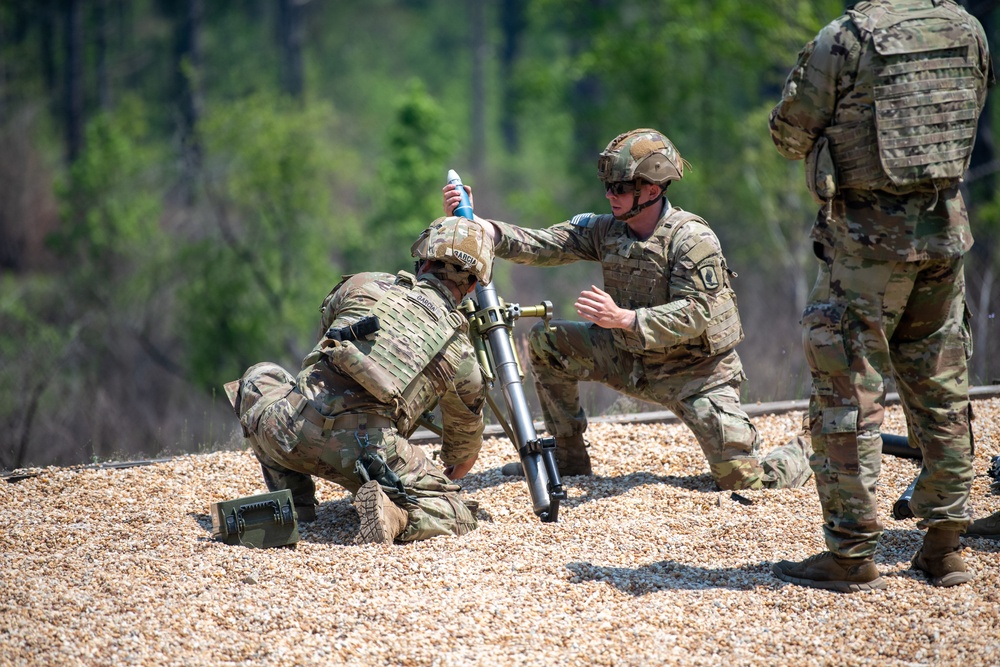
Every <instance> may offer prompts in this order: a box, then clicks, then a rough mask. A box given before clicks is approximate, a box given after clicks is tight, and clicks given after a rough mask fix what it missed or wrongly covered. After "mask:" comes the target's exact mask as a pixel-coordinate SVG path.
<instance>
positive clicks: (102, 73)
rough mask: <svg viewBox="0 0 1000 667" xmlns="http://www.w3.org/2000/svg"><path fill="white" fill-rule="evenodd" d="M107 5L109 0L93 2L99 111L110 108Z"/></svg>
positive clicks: (108, 17) (108, 18)
mask: <svg viewBox="0 0 1000 667" xmlns="http://www.w3.org/2000/svg"><path fill="white" fill-rule="evenodd" d="M109 5H110V0H96V2H95V3H94V23H95V28H96V30H95V50H96V54H95V55H96V60H97V62H96V63H95V67H96V69H97V104H98V106H99V107H100V109H101V111H109V110H110V109H111V85H110V83H109V80H108V34H109V32H110V30H109V27H108V22H109V20H110V16H109V12H108V7H109Z"/></svg>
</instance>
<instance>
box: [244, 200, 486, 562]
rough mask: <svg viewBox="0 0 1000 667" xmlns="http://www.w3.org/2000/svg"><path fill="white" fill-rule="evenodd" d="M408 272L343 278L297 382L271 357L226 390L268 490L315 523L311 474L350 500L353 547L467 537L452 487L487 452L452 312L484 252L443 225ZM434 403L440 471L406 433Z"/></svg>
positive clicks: (476, 384)
mask: <svg viewBox="0 0 1000 667" xmlns="http://www.w3.org/2000/svg"><path fill="white" fill-rule="evenodd" d="M411 253H412V254H413V256H414V257H416V258H417V267H416V272H415V274H414V273H409V272H407V271H400V272H399V273H397V274H396V275H392V274H388V273H359V274H356V275H352V276H346V277H345V278H344V279H343V280H342V281H341V282H340V283H339V284H338V285H337V286H336V287H334V288H333V290H332V291H331V292H330V294H329V295H328V296H327V297H326V299H325V300H324V301H323V306H322V308H321V312H322V322H321V325H322V329H321V330H322V332H323V333H322V335H321V336H320V338H319V341H318V342H317V344H316V346H315V347H314V348H313V350H312V352H310V353H309V354H308V355H307V356H306V358H305V359H304V360H303V362H302V370H301V371H300V372H299V373H298V375H297V376H292V375H291V374H290V373H288V372H287V371H285V370H284V369H282V368H281V367H280V366H278V365H276V364H272V363H264V364H257V365H255V366H252V367H251V368H250V369H249V370H247V372H246V373H245V374H244V375H243V377H242V378H241V379H240V380H238V381H236V382H231V383H229V384H227V385H226V392H227V394H228V395H229V397H230V401H231V402H232V404H233V407H234V409H235V410H236V414H237V416H238V417H239V419H240V425H241V427H242V429H243V434H244V436H245V437H246V439H247V441H248V443H249V444H250V446H251V448H252V449H253V451H254V454H256V456H257V459H258V460H259V461H260V463H261V469H262V471H263V474H264V481H265V483H266V484H267V487H268V489H270V490H271V491H277V490H281V489H289V490H291V492H292V497H293V499H294V502H295V505H296V510H297V511H298V513H299V517H300V519H305V520H308V519H311V518H315V512H316V511H315V507H316V488H315V484H314V482H313V479H312V477H313V476H318V477H322V478H323V479H326V480H329V481H331V482H334V483H336V484H339V485H340V486H342V487H344V488H345V489H347V490H348V491H351V492H352V493H354V494H355V506H356V508H357V510H358V513H359V515H360V518H361V525H360V532H359V535H358V541H359V542H362V543H369V542H371V543H383V544H387V543H391V542H393V541H394V540H399V541H404V542H407V541H413V540H422V539H427V538H430V537H434V536H436V535H463V534H465V533H467V532H469V531H471V530H474V529H475V528H476V525H477V524H476V518H475V516H474V514H473V513H472V511H471V510H470V509H469V508H468V507H467V506H466V504H465V503H464V502H463V500H462V496H461V494H460V493H459V492H460V491H461V488H460V487H459V486H458V485H457V484H455V483H454V481H455V480H457V479H460V478H461V477H463V476H464V475H465V474H466V473H467V472H468V471H469V470H470V469H471V468H472V466H473V464H474V463H475V461H476V458H477V457H478V455H479V450H480V447H481V446H482V434H483V416H482V409H483V404H484V402H485V400H486V389H485V384H484V382H483V378H482V374H481V371H480V368H479V362H478V360H477V358H476V354H475V350H474V349H473V347H472V344H471V343H470V341H469V338H468V334H467V329H468V322H467V320H466V318H465V316H463V315H462V314H461V313H460V312H459V311H458V310H457V307H458V304H459V303H460V302H461V300H462V299H463V298H464V297H465V296H466V295H467V294H468V293H469V292H471V291H472V290H473V289H474V288H475V286H476V283H477V281H478V280H487V281H488V280H489V278H490V272H491V270H492V265H493V253H492V244H491V243H490V241H489V240H488V239H486V238H485V237H484V235H483V230H482V228H481V227H480V226H479V225H478V224H475V223H471V222H470V221H468V220H465V219H463V218H456V217H449V218H439V219H438V220H435V221H434V222H433V223H432V224H431V225H430V227H428V228H427V229H426V230H425V231H424V232H423V234H421V236H420V238H419V239H418V240H417V241H416V243H414V244H413V247H412V249H411ZM435 405H440V407H441V418H442V427H443V444H442V448H441V461H442V462H443V463H444V465H445V466H446V467H445V468H444V470H441V469H439V468H438V467H436V466H435V465H434V464H433V463H432V462H431V461H429V460H428V459H427V457H426V456H425V455H424V453H423V450H421V448H419V447H414V446H412V445H411V444H410V443H409V442H408V441H407V437H408V436H409V435H410V434H412V432H413V431H414V430H415V429H416V426H417V420H418V419H419V417H420V416H421V415H422V414H423V413H424V412H425V411H427V410H430V409H433V408H434V407H435Z"/></svg>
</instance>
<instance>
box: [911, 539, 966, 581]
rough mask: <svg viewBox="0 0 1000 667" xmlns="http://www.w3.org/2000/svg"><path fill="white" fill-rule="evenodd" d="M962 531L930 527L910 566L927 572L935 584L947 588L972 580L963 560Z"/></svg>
mask: <svg viewBox="0 0 1000 667" xmlns="http://www.w3.org/2000/svg"><path fill="white" fill-rule="evenodd" d="M959 534H960V531H957V530H945V529H944V528H935V527H933V526H932V527H930V528H928V529H927V534H926V535H924V544H923V546H922V547H920V550H919V551H917V553H916V555H915V556H914V557H913V562H912V563H911V564H910V568H911V569H914V570H921V571H923V572H925V573H926V574H927V576H928V578H929V579H930V580H931V583H932V584H934V585H935V586H941V587H942V588H947V587H948V586H958V585H959V584H964V583H965V582H967V581H972V573H971V572H969V568H967V567H966V566H965V561H964V560H962V545H961V543H960V541H959V539H958V536H959Z"/></svg>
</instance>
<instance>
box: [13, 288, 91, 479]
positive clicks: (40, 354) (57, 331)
mask: <svg viewBox="0 0 1000 667" xmlns="http://www.w3.org/2000/svg"><path fill="white" fill-rule="evenodd" d="M60 300H61V293H60V290H59V284H58V283H57V282H56V281H54V280H52V279H49V278H45V277H39V278H35V279H31V280H24V281H17V280H15V279H14V277H13V276H7V275H0V331H3V332H4V333H3V336H0V359H4V360H5V362H6V361H7V360H9V361H10V363H4V366H3V372H2V373H0V430H2V432H3V433H4V434H5V435H4V438H3V439H2V440H3V445H2V446H0V468H15V467H18V466H21V465H23V464H24V460H23V458H22V457H23V455H24V454H26V453H27V452H23V451H22V449H21V448H22V444H23V443H25V442H26V441H27V436H28V434H29V433H30V431H31V427H32V423H33V422H35V420H37V419H39V414H38V406H39V403H40V401H41V398H42V394H43V393H44V392H45V391H46V389H47V388H49V386H50V385H51V384H53V383H55V382H56V380H57V372H58V370H59V368H60V364H61V361H62V357H63V355H64V354H65V353H66V350H67V349H69V347H70V346H71V345H72V344H73V342H74V339H75V337H76V334H77V331H78V327H77V326H75V325H73V326H60V325H57V324H53V323H52V321H53V319H55V318H54V317H53V316H54V315H55V314H56V313H57V312H58V310H59V307H60V305H59V301H60ZM15 360H16V363H15Z"/></svg>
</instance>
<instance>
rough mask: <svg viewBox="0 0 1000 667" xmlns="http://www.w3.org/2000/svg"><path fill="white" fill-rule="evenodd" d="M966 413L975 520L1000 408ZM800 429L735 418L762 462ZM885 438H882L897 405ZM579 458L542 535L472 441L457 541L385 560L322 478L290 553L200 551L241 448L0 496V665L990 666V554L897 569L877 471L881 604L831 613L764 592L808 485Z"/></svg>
mask: <svg viewBox="0 0 1000 667" xmlns="http://www.w3.org/2000/svg"><path fill="white" fill-rule="evenodd" d="M974 407H975V412H976V417H977V418H976V421H975V422H974V429H975V439H976V461H975V465H976V471H977V477H976V480H975V483H974V486H973V489H972V509H973V513H974V514H975V515H976V516H981V515H984V514H989V513H992V512H995V511H997V510H1000V495H994V494H992V493H991V492H990V489H989V486H990V481H991V480H990V478H989V477H988V476H987V475H986V470H987V469H988V468H989V463H990V459H991V457H992V456H995V455H997V454H1000V399H998V398H992V399H988V400H981V401H975V402H974ZM801 421H802V413H801V412H790V413H786V414H781V415H768V416H761V417H755V418H754V422H755V423H756V425H757V427H758V429H759V430H760V431H761V435H762V436H763V440H764V443H766V444H765V451H766V449H769V448H770V447H773V446H777V445H780V444H782V443H783V442H785V441H786V440H787V439H788V438H789V437H791V436H792V435H794V434H795V433H797V432H798V431H799V429H800V426H801ZM884 431H885V432H893V433H905V422H904V418H903V414H902V411H901V410H900V408H899V407H898V406H897V407H891V408H889V409H888V411H887V418H886V423H885V426H884ZM587 438H588V440H589V441H590V443H591V454H592V458H593V462H594V472H595V475H594V476H593V477H587V478H585V477H570V478H567V479H566V480H565V482H566V485H567V488H568V492H569V499H568V500H567V501H565V502H564V503H563V505H562V507H561V510H560V516H559V521H558V522H556V523H542V522H540V521H539V520H538V519H537V518H536V517H535V516H534V515H533V514H532V512H531V504H530V500H529V497H528V493H527V488H526V486H525V484H524V482H523V481H522V480H517V479H510V478H505V477H503V476H502V475H501V474H500V466H502V465H503V464H504V463H506V462H508V461H512V460H515V456H514V450H513V446H512V445H511V443H510V441H509V440H507V439H505V438H491V439H489V440H488V441H487V442H486V443H485V445H484V449H483V453H482V454H481V456H480V460H479V462H478V463H477V464H476V467H475V468H474V470H473V472H472V473H471V474H470V475H469V476H468V477H467V478H466V479H465V480H463V484H464V487H465V492H466V493H468V494H469V496H471V497H472V498H474V499H475V500H477V501H479V519H480V528H479V529H478V530H476V531H474V532H473V533H471V534H469V535H466V536H463V537H460V538H437V539H433V540H429V541H426V542H420V543H411V544H395V545H391V546H380V545H365V546H357V545H355V544H354V543H353V541H354V535H355V533H356V532H357V528H358V519H357V515H356V513H355V511H354V508H353V506H352V505H351V496H350V494H348V493H347V492H345V491H343V490H341V489H340V488H339V487H336V486H335V485H333V484H330V483H327V482H324V481H322V480H318V493H319V498H320V506H319V508H318V518H317V520H316V521H315V522H313V523H309V524H300V526H299V530H300V533H301V540H300V541H299V543H298V544H297V545H296V546H295V547H294V548H276V549H251V548H247V547H242V546H230V545H226V544H223V543H222V542H219V541H216V540H213V539H212V535H211V520H210V518H209V505H210V503H212V502H217V501H223V500H230V499H234V498H239V497H242V496H249V495H254V494H258V493H264V492H266V488H265V487H264V484H263V481H262V479H261V476H260V471H259V467H258V465H257V463H256V461H255V459H254V458H253V455H252V454H251V453H250V452H249V450H244V451H229V452H217V453H212V454H200V455H190V456H182V457H178V458H175V459H171V460H169V461H164V462H159V463H154V464H152V465H147V466H142V467H133V468H124V469H85V468H82V467H81V468H43V469H37V470H34V471H32V472H33V473H37V474H35V476H33V477H28V478H26V479H22V480H21V481H18V482H16V483H5V482H0V501H2V502H0V525H2V526H3V528H2V530H0V665H14V666H20V665H46V666H48V665H62V666H75V665H87V666H90V665H184V666H192V665H282V666H293V665H441V666H448V665H463V666H464V665H546V666H548V665H566V666H573V665H733V666H736V665H876V664H877V665H996V664H1000V542H994V541H988V540H983V539H979V538H969V537H963V544H964V546H965V548H964V551H963V556H964V558H965V559H966V562H967V563H968V565H969V567H970V569H971V570H972V571H973V572H974V573H975V576H976V578H975V580H974V581H972V582H971V583H969V584H965V585H962V586H958V587H955V588H949V589H939V588H934V587H932V586H931V585H930V584H929V583H928V582H927V580H926V579H925V578H924V576H923V575H922V574H921V573H919V572H914V571H910V570H909V561H910V558H911V557H912V555H913V553H914V552H915V551H916V549H917V548H918V547H919V546H920V542H921V539H922V533H921V532H920V531H919V530H917V529H916V526H915V521H914V520H907V521H896V520H894V519H892V516H891V509H892V504H893V502H895V500H896V499H897V497H898V496H899V494H900V493H901V492H902V491H903V490H904V489H905V488H906V486H907V485H908V484H909V482H910V481H911V480H912V479H913V477H914V476H915V475H916V473H917V471H918V467H917V466H918V462H916V461H914V460H911V459H900V458H893V457H889V456H887V457H885V460H884V463H883V466H882V474H881V478H880V480H879V494H880V513H881V518H882V521H883V523H884V524H885V533H884V535H883V537H882V542H881V545H880V548H879V551H878V554H877V556H876V562H877V564H878V567H879V569H880V570H881V571H882V573H883V576H884V577H885V579H886V580H887V582H888V588H887V589H886V590H882V591H871V592H866V593H857V594H851V595H847V594H839V593H832V592H826V591H819V590H813V589H808V588H802V587H798V586H794V585H790V584H786V583H784V582H782V581H779V580H778V579H777V578H775V577H774V576H773V575H772V574H771V572H770V566H771V563H773V562H775V561H777V560H781V559H790V560H800V559H802V558H804V557H806V556H809V555H812V554H814V553H816V552H819V551H822V550H823V549H824V548H825V547H824V543H823V539H822V534H821V530H820V523H821V517H820V506H819V501H818V499H817V496H816V490H815V486H814V483H813V482H812V480H810V481H809V483H808V484H807V485H806V486H805V487H803V488H801V489H794V490H776V491H768V490H763V491H743V492H740V494H739V497H736V498H734V497H733V496H732V494H731V493H729V492H721V491H718V490H716V487H715V485H714V483H713V481H712V479H711V477H710V476H709V474H708V467H707V464H706V462H705V460H704V458H703V456H702V454H701V452H700V449H699V448H698V445H697V444H696V443H695V441H694V439H693V437H692V435H691V433H690V431H688V430H687V429H686V428H685V427H684V426H682V425H680V424H677V423H668V424H652V425H622V424H613V423H595V424H592V425H591V428H590V430H589V431H588V433H587ZM427 448H428V450H433V449H434V446H433V445H431V446H428V447H427Z"/></svg>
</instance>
